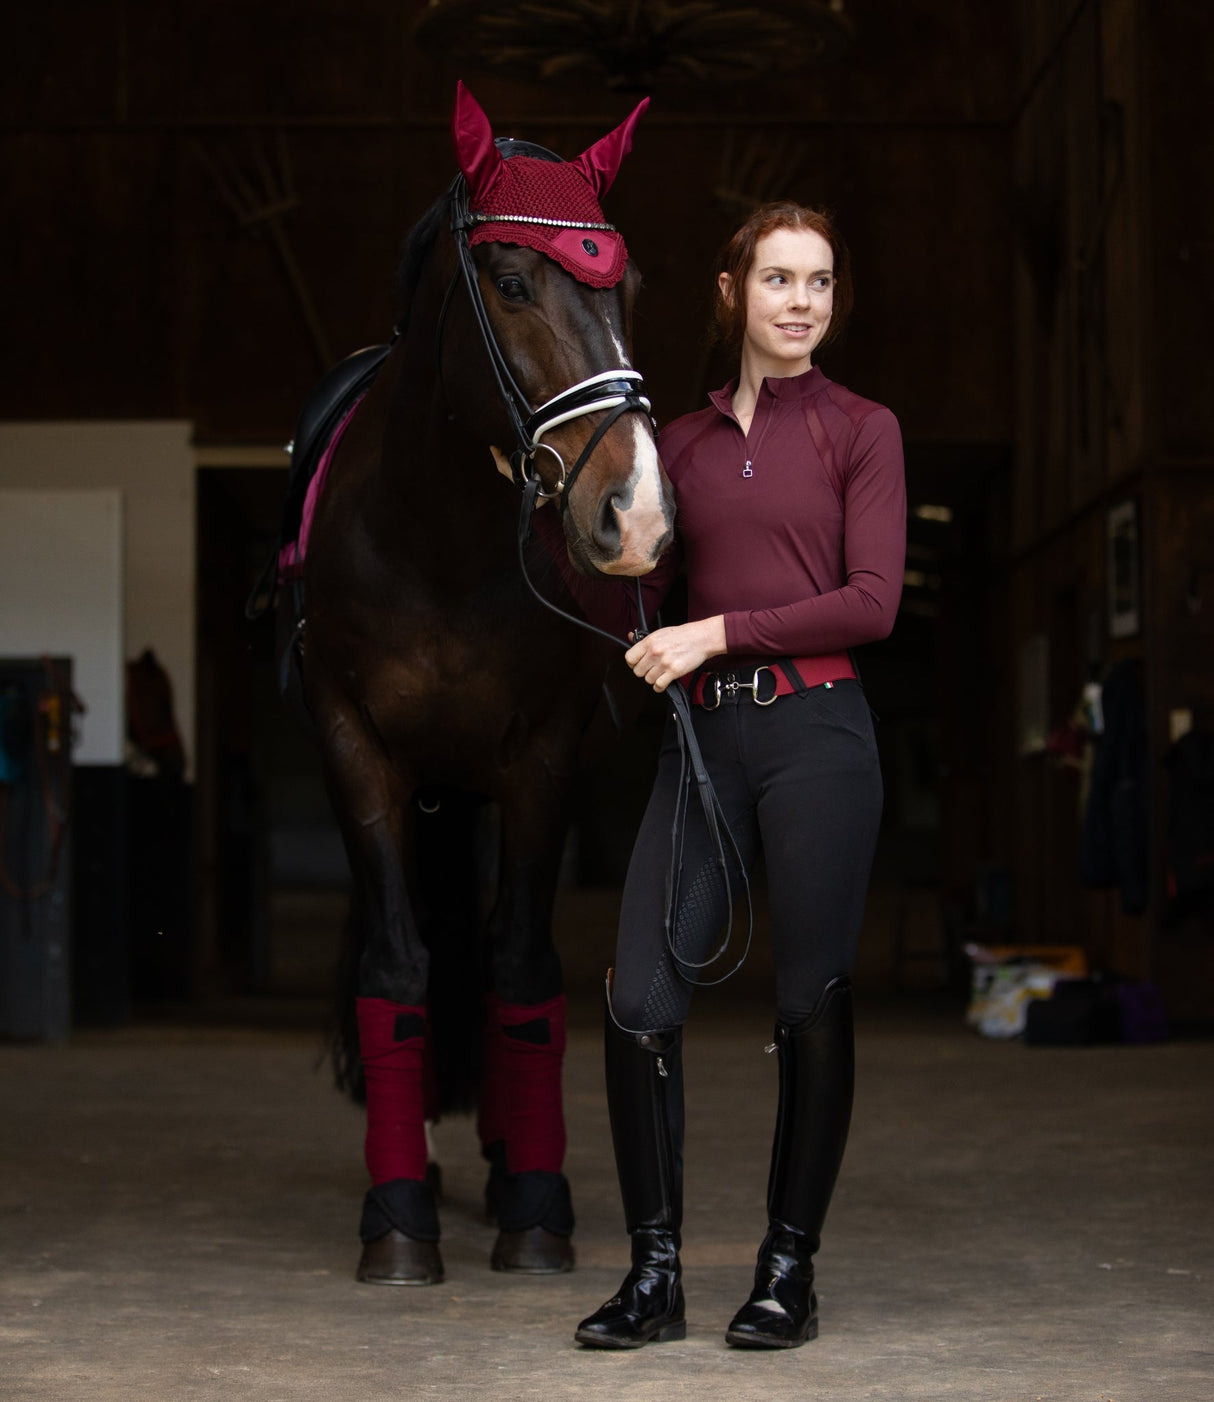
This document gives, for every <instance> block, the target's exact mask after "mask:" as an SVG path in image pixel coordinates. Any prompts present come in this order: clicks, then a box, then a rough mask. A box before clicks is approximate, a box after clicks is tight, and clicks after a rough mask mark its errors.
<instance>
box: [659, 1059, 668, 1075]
mask: <svg viewBox="0 0 1214 1402" xmlns="http://www.w3.org/2000/svg"><path fill="white" fill-rule="evenodd" d="M658 1075H659V1076H661V1077H662V1079H663V1080H666V1079H667V1078H668V1077H669V1075H670V1073H669V1072H668V1071H667V1070H666V1063H665V1062H664V1061H663V1060H662V1058H661V1057H660V1056H659V1057H658Z"/></svg>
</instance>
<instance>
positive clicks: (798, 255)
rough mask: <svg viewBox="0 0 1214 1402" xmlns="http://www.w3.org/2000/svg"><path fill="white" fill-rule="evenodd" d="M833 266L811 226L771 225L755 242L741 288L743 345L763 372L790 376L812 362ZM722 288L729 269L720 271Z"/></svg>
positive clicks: (826, 322) (830, 294) (829, 299)
mask: <svg viewBox="0 0 1214 1402" xmlns="http://www.w3.org/2000/svg"><path fill="white" fill-rule="evenodd" d="M834 265H835V260H834V254H833V253H832V252H831V247H830V244H829V243H827V241H826V240H825V239H824V238H823V237H822V235H821V234H819V233H816V232H815V231H814V230H813V229H773V230H772V231H771V233H769V234H764V235H763V237H762V238H761V239H760V240H759V241H758V243H756V244H755V259H754V262H753V264H752V265H751V268H750V272H749V273H748V274H747V275H746V282H745V285H744V286H743V288H742V289H741V291H742V295H743V297H744V298H745V307H746V330H745V333H744V335H743V342H742V350H743V357H744V358H749V359H750V361H751V363H752V364H753V365H755V367H756V368H759V369H762V370H763V373H764V374H770V375H795V374H799V373H800V372H801V371H803V370H808V369H809V367H810V365H811V364H812V363H813V361H812V357H813V352H814V348H815V347H816V346H817V345H818V343H819V342H820V341H821V340H822V337H823V336H825V335H826V332H827V328H828V327H829V326H830V318H831V312H832V311H833V310H834V300H835V274H834ZM721 287H722V290H723V291H724V292H725V294H726V296H728V295H729V274H728V273H722V274H721ZM763 367H769V368H766V369H763Z"/></svg>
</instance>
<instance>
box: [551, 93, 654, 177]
mask: <svg viewBox="0 0 1214 1402" xmlns="http://www.w3.org/2000/svg"><path fill="white" fill-rule="evenodd" d="M648 106H649V99H648V98H647V97H645V98H642V99H641V101H640V102H638V103H637V105H636V107H635V109H634V110H633V112H632V115H631V116H629V117H627V118H625V120H624V121H622V122H621V123H620V125H619V126H618V127H616V129H615V130H614V131H613V132H609V133H608V134H607V135H606V136H604V137H603V138H602V139H601V140H599V141H596V142H595V143H594V145H593V146H588V147H587V148H586V150H585V151H583V152H582V154H581V155H580V156H579V157H578V158H577V160H575V161H570V162H569V164H570V165H571V166H573V167H574V168H575V169H576V170H577V171H578V172H580V174H582V175H583V176H585V178H586V179H587V180H588V181H589V182H590V184H591V185H592V186H593V187H594V193H595V194H596V195H597V196H599V198H600V199H601V198H602V197H603V196H604V195H605V194H606V193H607V191H608V190H610V189H611V182H612V181H613V180H614V179H615V177H616V176H617V175H618V174H619V170H620V163H621V162H622V161H623V159H624V157H625V156H626V155H627V154H628V153H629V151H631V150H632V131H633V128H634V127H635V126H636V124H637V123H638V122H639V121H640V120H641V117H642V115H643V114H644V112H645V109H646V107H648Z"/></svg>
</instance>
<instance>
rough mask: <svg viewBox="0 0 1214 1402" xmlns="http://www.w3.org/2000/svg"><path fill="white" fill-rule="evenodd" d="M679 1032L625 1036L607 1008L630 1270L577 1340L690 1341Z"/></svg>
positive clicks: (620, 1344) (598, 1343) (614, 1133)
mask: <svg viewBox="0 0 1214 1402" xmlns="http://www.w3.org/2000/svg"><path fill="white" fill-rule="evenodd" d="M682 1044H683V1032H682V1028H677V1027H676V1028H675V1029H674V1030H673V1031H669V1032H639V1033H631V1032H622V1031H621V1030H620V1029H619V1028H618V1027H617V1026H616V1025H615V1022H614V1021H613V1019H612V1017H611V1008H610V1005H609V1006H608V1009H607V1034H606V1060H607V1108H608V1111H609V1114H610V1118H611V1138H612V1142H613V1144H614V1146H615V1163H616V1171H617V1172H618V1174H619V1179H620V1196H621V1197H622V1198H623V1200H624V1222H625V1225H626V1226H627V1228H628V1233H629V1235H630V1236H631V1238H632V1269H631V1270H630V1271H629V1272H628V1274H627V1275H626V1276H625V1277H624V1283H623V1284H622V1285H621V1286H620V1288H619V1290H618V1291H617V1292H616V1293H615V1294H614V1295H613V1296H612V1297H611V1299H610V1300H608V1301H607V1303H606V1304H605V1305H603V1306H602V1307H601V1308H600V1309H597V1310H596V1311H595V1312H594V1313H593V1314H592V1315H590V1317H589V1318H588V1319H583V1320H582V1322H581V1324H579V1325H578V1327H577V1333H576V1334H575V1335H574V1337H575V1338H576V1339H577V1341H578V1342H579V1343H582V1344H590V1345H591V1346H592V1347H594V1348H640V1347H641V1345H642V1344H647V1343H649V1342H651V1341H653V1342H657V1343H664V1342H666V1341H667V1340H670V1339H682V1338H685V1337H686V1336H687V1325H686V1323H685V1321H684V1317H683V1286H682V1283H681V1275H682V1273H681V1269H680V1266H679V1244H680V1238H679V1229H680V1228H681V1226H682V1223H683V1045H682Z"/></svg>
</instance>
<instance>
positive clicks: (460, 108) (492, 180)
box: [451, 81, 502, 204]
mask: <svg viewBox="0 0 1214 1402" xmlns="http://www.w3.org/2000/svg"><path fill="white" fill-rule="evenodd" d="M451 140H452V141H453V142H454V143H455V158H456V160H457V161H458V162H459V168H460V170H462V171H463V172H464V178H465V179H466V180H467V182H468V192H469V195H470V196H471V200H472V203H473V204H476V203H478V202H479V201H480V200H482V199H484V198H485V196H486V195H487V194H488V193H489V191H490V190H492V189H493V187H494V185H496V184H497V180H498V176H499V175H500V174H501V171H502V153H501V152H500V151H499V150H498V149H497V147H496V146H495V145H494V144H493V128H492V127H491V126H490V125H489V118H488V117H486V116H485V111H484V108H483V107H482V106H481V105H480V103H479V102H477V100H476V98H474V97H473V96H472V94H471V93H470V92H469V91H468V89H467V88H466V87H464V85H463V82H462V81H460V82H457V83H456V85H455V109H454V111H453V112H452V113H451Z"/></svg>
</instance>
